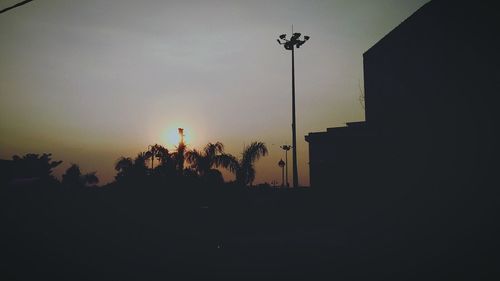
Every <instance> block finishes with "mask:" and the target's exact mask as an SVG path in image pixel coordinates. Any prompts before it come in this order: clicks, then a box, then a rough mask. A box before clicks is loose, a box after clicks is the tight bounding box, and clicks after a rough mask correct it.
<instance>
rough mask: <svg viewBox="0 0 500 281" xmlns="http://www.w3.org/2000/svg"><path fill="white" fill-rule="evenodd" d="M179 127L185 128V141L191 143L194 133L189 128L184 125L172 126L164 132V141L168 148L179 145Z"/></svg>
mask: <svg viewBox="0 0 500 281" xmlns="http://www.w3.org/2000/svg"><path fill="white" fill-rule="evenodd" d="M179 128H182V129H183V135H184V143H185V144H186V145H190V144H191V137H192V133H191V131H190V130H189V129H188V128H184V127H182V126H172V127H169V128H168V129H166V130H165V131H164V132H163V134H162V141H163V142H164V143H165V145H166V147H167V148H169V149H172V148H175V147H176V146H178V145H179V142H180V141H181V136H180V134H179Z"/></svg>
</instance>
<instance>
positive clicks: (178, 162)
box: [172, 142, 186, 175]
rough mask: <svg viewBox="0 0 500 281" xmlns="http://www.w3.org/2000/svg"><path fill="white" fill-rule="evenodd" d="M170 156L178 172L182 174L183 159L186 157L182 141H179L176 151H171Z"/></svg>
mask: <svg viewBox="0 0 500 281" xmlns="http://www.w3.org/2000/svg"><path fill="white" fill-rule="evenodd" d="M172 157H173V160H174V162H175V166H176V170H177V172H178V174H179V175H182V174H183V172H184V160H185V157H186V145H185V144H184V143H183V142H180V143H179V145H178V146H177V147H176V151H175V152H174V153H173V155H172Z"/></svg>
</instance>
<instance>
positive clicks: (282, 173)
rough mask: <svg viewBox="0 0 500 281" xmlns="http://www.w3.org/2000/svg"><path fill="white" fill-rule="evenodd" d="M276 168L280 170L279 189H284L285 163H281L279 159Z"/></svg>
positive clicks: (281, 160)
mask: <svg viewBox="0 0 500 281" xmlns="http://www.w3.org/2000/svg"><path fill="white" fill-rule="evenodd" d="M278 166H280V168H281V187H282V188H283V187H285V162H283V159H280V161H279V162H278Z"/></svg>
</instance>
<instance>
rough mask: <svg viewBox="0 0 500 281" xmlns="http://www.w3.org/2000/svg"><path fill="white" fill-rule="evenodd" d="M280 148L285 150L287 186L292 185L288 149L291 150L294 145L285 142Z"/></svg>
mask: <svg viewBox="0 0 500 281" xmlns="http://www.w3.org/2000/svg"><path fill="white" fill-rule="evenodd" d="M280 148H281V149H283V150H284V151H285V171H286V187H290V184H289V183H288V150H290V148H292V146H290V145H286V144H284V145H282V146H280Z"/></svg>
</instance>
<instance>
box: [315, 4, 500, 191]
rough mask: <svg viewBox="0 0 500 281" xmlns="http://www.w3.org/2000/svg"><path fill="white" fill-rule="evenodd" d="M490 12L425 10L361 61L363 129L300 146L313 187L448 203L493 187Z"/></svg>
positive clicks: (496, 65) (497, 60) (331, 132)
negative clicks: (305, 148)
mask: <svg viewBox="0 0 500 281" xmlns="http://www.w3.org/2000/svg"><path fill="white" fill-rule="evenodd" d="M492 7H493V6H491V4H488V2H487V1H482V2H480V3H479V2H474V1H448V0H434V1H431V2H429V3H427V4H425V5H424V6H422V7H421V8H420V9H419V10H417V11H416V12H415V13H414V14H413V15H411V16H410V17H409V18H408V19H406V20H405V21H404V22H402V23H401V24H400V25H399V26H398V27H396V28H395V29H394V30H392V31H391V32H390V33H389V34H387V35H386V36H385V37H384V38H382V39H381V40H380V41H379V42H377V43H376V44H375V45H374V46H373V47H371V48H370V49H369V50H368V51H366V52H365V53H364V55H363V59H364V80H365V116H366V121H365V122H355V123H347V126H346V127H340V128H328V129H327V131H326V132H318V133H310V134H309V135H307V136H306V141H307V142H308V143H309V155H310V156H309V157H310V178H311V186H313V187H321V186H323V187H327V188H329V189H332V190H338V189H343V188H346V189H347V188H351V187H352V186H359V185H370V186H373V187H384V188H393V189H394V190H393V191H395V190H397V192H400V193H401V192H402V193H404V192H405V191H404V190H401V189H407V190H411V189H412V188H418V189H429V190H436V187H439V189H440V190H441V191H442V192H443V193H446V192H448V191H449V190H451V189H453V190H460V189H469V188H475V187H478V186H483V187H486V186H490V184H491V182H492V181H494V182H497V179H496V176H494V175H495V173H496V171H498V167H499V165H498V159H499V158H498V155H499V153H498V148H497V146H498V144H499V143H500V142H499V138H498V117H497V116H498V113H497V112H498V109H497V108H498V104H499V103H498V101H499V94H500V70H499V69H500V56H499V54H498V52H499V50H500V46H499V40H498V37H499V36H498V32H496V31H495V30H496V27H497V26H500V24H499V17H498V15H495V13H494V9H493V8H492ZM403 186H404V188H403ZM392 194H393V193H392Z"/></svg>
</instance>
